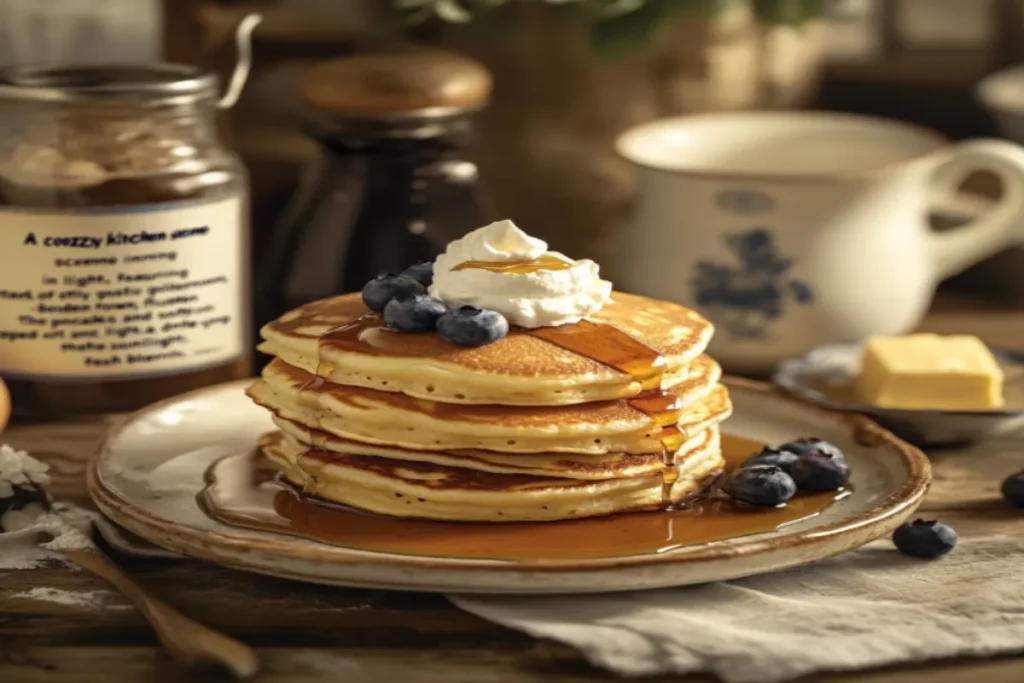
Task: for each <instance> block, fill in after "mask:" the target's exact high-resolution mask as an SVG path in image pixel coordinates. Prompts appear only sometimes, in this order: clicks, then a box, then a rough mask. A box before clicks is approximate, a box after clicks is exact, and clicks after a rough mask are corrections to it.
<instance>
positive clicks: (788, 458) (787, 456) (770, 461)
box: [740, 446, 798, 474]
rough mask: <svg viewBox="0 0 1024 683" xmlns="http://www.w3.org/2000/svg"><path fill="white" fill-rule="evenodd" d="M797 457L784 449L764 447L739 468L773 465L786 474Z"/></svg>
mask: <svg viewBox="0 0 1024 683" xmlns="http://www.w3.org/2000/svg"><path fill="white" fill-rule="evenodd" d="M797 457H798V456H797V454H796V453H794V452H793V451H788V450H786V449H785V448H773V447H771V446H765V447H764V448H762V449H761V452H760V453H754V454H753V455H752V456H750V457H749V458H747V459H746V460H744V461H743V464H741V465H740V467H750V466H751V465H775V466H776V467H779V468H781V469H782V470H783V471H785V472H786V473H787V474H788V473H789V472H790V471H791V470H792V468H793V463H795V462H796V459H797Z"/></svg>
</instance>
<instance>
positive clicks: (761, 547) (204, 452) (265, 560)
mask: <svg viewBox="0 0 1024 683" xmlns="http://www.w3.org/2000/svg"><path fill="white" fill-rule="evenodd" d="M726 382H727V384H728V386H729V389H730V392H731V394H732V400H733V404H734V406H735V412H734V415H733V416H732V417H731V418H730V419H729V420H728V421H727V422H726V423H725V425H724V426H723V429H724V431H725V432H727V433H729V434H733V435H736V436H739V437H745V438H748V439H753V440H757V441H760V442H765V443H782V442H785V441H788V440H790V439H794V438H799V437H805V436H812V435H813V436H818V437H820V438H823V439H827V440H829V441H831V442H833V443H835V444H836V445H838V446H839V447H840V448H842V449H843V450H844V451H845V452H846V454H847V457H848V459H849V461H850V464H851V467H852V469H853V477H852V480H851V483H852V492H851V493H849V494H848V495H846V496H844V497H842V498H840V499H839V500H837V501H836V502H834V503H833V504H832V505H830V506H829V507H827V508H825V509H824V510H823V511H822V512H821V513H820V514H818V515H817V516H815V517H812V518H810V519H805V520H803V521H800V522H796V523H793V524H789V525H786V526H784V527H782V528H780V529H779V530H777V531H771V532H766V533H760V534H756V535H748V536H742V537H738V538H730V539H727V540H723V541H716V542H714V543H705V544H698V545H688V546H684V547H681V548H677V549H674V550H670V551H667V552H658V553H646V554H635V555H627V556H613V557H592V558H586V559H571V560H567V559H545V558H543V557H538V558H531V559H529V560H527V561H515V562H510V561H504V560H501V561H499V560H486V559H467V558H459V557H438V556H427V555H416V554H410V553H401V554H400V553H388V552H377V551H366V550H357V549H352V548H345V547H338V546H334V545H327V544H324V543H320V542H317V541H312V540H306V539H303V538H298V537H293V536H286V535H280V534H275V533H267V532H263V531H255V530H249V529H243V528H239V527H233V526H228V525H225V524H222V523H220V522H217V521H215V520H213V519H211V518H209V517H208V516H207V515H206V514H205V513H204V512H203V511H202V510H201V509H200V507H199V504H198V503H197V494H198V493H199V492H200V491H201V490H202V488H203V486H204V475H205V473H206V471H207V470H208V469H209V467H210V465H211V464H212V463H213V462H215V461H216V460H218V459H220V458H222V457H224V456H227V455H231V454H235V453H239V452H243V451H246V450H248V449H251V448H252V447H253V445H254V444H255V442H256V438H257V437H258V436H259V435H260V434H261V433H263V432H264V431H266V430H268V429H270V428H272V424H271V422H270V419H269V417H268V415H267V414H266V413H265V412H264V411H263V410H262V409H260V408H257V407H256V406H255V405H253V404H252V403H251V402H250V401H249V400H248V399H247V398H246V397H245V395H244V394H243V390H244V388H245V386H246V384H247V382H233V383H229V384H223V385H219V386H215V387H210V388H207V389H203V390H200V391H196V392H193V393H190V394H185V395H183V396H180V397H178V398H175V399H171V400H169V401H165V402H162V403H159V404H156V405H154V406H150V407H149V408H146V409H144V410H142V411H139V412H138V413H136V414H135V415H133V416H131V417H130V418H129V419H127V420H126V421H125V422H124V423H122V424H121V425H119V426H118V427H117V428H115V429H114V430H113V431H112V432H111V433H110V434H109V435H108V437H107V439H106V440H105V442H104V443H103V444H102V446H101V447H100V449H99V450H98V452H97V453H96V455H95V457H94V458H93V460H92V462H91V464H90V467H89V473H88V476H89V481H88V485H89V491H90V493H91V494H92V497H93V499H94V500H95V501H96V504H97V505H98V506H99V507H100V509H101V510H102V511H103V512H104V513H105V514H106V515H107V516H109V517H110V518H111V519H112V520H113V521H115V522H117V523H118V524H120V525H122V526H123V527H125V528H126V529H128V530H129V531H132V532H134V533H135V534H137V535H139V536H141V537H142V538H144V539H146V540H148V541H150V542H152V543H154V544H156V545H158V546H161V547H163V548H166V549H168V550H171V551H174V552H178V553H181V554H184V555H189V556H192V557H195V558H198V559H201V560H206V561H209V562H215V563H218V564H222V565H225V566H229V567H234V568H236V569H241V570H244V571H252V572H258V573H262V574H270V575H273V576H279V577H284V578H290V579H296V580H301V581H309V582H314V583H322V584H330V585H339V586H356V587H366V588H384V589H393V590H412V591H436V592H460V593H598V592H608V591H620V590H636V589H647V588H662V587H667V586H680V585H686V584H695V583H705V582H708V581H718V580H723V579H731V578H737V577H741V576H749V575H752V574H759V573H763V572H769V571H773V570H777V569H782V568H785V567H792V566H796V565H800V564H805V563H808V562H814V561H816V560H820V559H823V558H826V557H830V556H833V555H837V554H839V553H842V552H845V551H847V550H851V549H853V548H857V547H859V546H861V545H863V544H865V543H867V542H869V541H871V540H874V539H876V538H878V537H880V536H883V535H885V534H887V533H890V532H891V531H892V530H893V529H894V528H895V527H896V526H898V525H899V524H900V523H901V522H903V521H904V520H905V519H906V518H907V517H908V516H910V515H911V513H912V512H913V511H914V510H915V509H916V507H917V506H918V505H919V504H920V502H921V499H922V498H923V496H924V494H925V491H926V489H927V487H928V483H929V481H930V470H929V467H928V461H927V459H926V458H925V456H924V455H923V454H922V453H921V452H920V451H919V450H917V449H916V448H914V447H913V446H911V445H909V444H907V443H905V442H903V441H901V440H899V439H897V438H896V437H894V436H893V435H892V434H890V433H889V432H887V431H885V430H883V429H881V428H880V427H878V426H877V425H876V424H875V423H873V422H871V421H870V420H868V419H867V418H864V417H861V416H856V415H845V414H842V413H838V412H834V411H829V410H824V409H821V408H817V407H814V406H809V405H807V404H806V403H803V402H801V401H798V400H796V399H793V398H790V397H789V396H787V395H786V394H785V393H783V392H782V391H780V390H778V389H776V388H773V387H772V386H770V385H767V384H762V383H758V382H750V381H746V380H739V379H727V380H726ZM556 524H558V522H556Z"/></svg>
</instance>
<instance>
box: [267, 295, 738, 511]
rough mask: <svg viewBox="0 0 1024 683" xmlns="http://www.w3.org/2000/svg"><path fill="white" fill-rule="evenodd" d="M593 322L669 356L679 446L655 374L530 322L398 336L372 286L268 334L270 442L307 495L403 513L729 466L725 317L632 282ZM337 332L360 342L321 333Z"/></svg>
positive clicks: (470, 507) (573, 493) (596, 491)
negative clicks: (647, 404)
mask: <svg viewBox="0 0 1024 683" xmlns="http://www.w3.org/2000/svg"><path fill="white" fill-rule="evenodd" d="M592 319H593V320H594V321H597V322H598V323H603V324H605V325H610V326H614V327H615V328H618V330H621V331H623V332H625V333H627V334H629V335H630V336H632V337H633V338H634V339H636V340H638V341H640V342H642V343H643V344H646V345H647V346H649V347H651V348H653V349H654V350H656V351H657V352H658V353H660V354H661V355H662V356H663V358H664V365H663V366H662V368H663V370H664V373H663V375H662V378H661V383H662V388H663V389H665V390H667V392H668V393H670V394H672V395H673V396H674V397H675V398H676V399H677V402H676V403H677V405H678V406H681V412H680V417H679V427H680V429H681V431H682V432H683V433H684V436H685V438H684V439H683V441H682V446H681V447H679V448H678V450H677V451H676V452H674V453H667V452H665V449H664V448H663V445H662V440H661V438H660V436H659V432H660V429H661V428H660V427H659V426H658V425H657V424H656V423H655V421H654V420H653V419H652V417H650V416H648V415H647V414H645V413H644V412H643V411H641V410H638V409H637V408H634V407H632V406H631V405H630V403H629V399H631V398H633V397H635V396H636V395H637V394H638V393H640V391H641V386H640V382H638V381H637V379H635V378H634V377H633V375H631V374H630V373H628V372H624V371H622V370H617V369H615V368H614V367H611V366H609V365H605V364H603V363H601V362H599V361H597V360H594V359H593V358H592V357H588V356H587V355H584V354H581V353H577V352H573V351H570V350H568V349H566V348H563V347H562V346H559V345H556V344H554V343H552V342H551V341H548V340H545V339H542V338H538V337H537V336H533V335H531V334H530V332H529V331H526V330H517V329H513V330H512V332H510V333H509V335H508V336H506V337H505V338H503V339H501V340H499V341H497V342H495V343H493V344H488V345H486V346H481V347H477V348H465V347H459V346H455V345H452V344H450V343H448V342H446V341H445V340H443V339H441V337H440V336H438V335H436V334H403V333H399V332H394V331H392V330H389V329H387V328H385V327H383V322H382V321H381V320H380V319H379V318H378V317H377V316H373V315H368V311H367V309H366V308H365V307H364V305H363V303H362V301H361V299H360V297H359V295H358V294H349V295H345V296H340V297H336V298H333V299H327V300H323V301H317V302H314V303H311V304H308V305H306V306H303V307H301V308H299V309H296V310H294V311H292V312H290V313H288V314H286V315H284V316H282V317H281V318H280V319H278V320H276V321H274V322H272V323H270V324H268V325H267V326H265V327H264V328H263V330H262V331H261V335H262V337H263V340H264V341H263V343H262V344H261V346H260V350H261V351H263V352H265V353H268V354H270V355H272V356H274V360H273V361H272V362H271V363H270V364H269V365H268V366H267V367H266V368H265V369H264V371H263V373H262V377H261V378H260V379H259V380H257V381H256V383H255V384H254V385H253V386H252V387H251V388H250V389H249V396H250V397H251V398H252V399H253V400H254V401H255V402H256V403H258V404H259V405H261V406H264V407H265V408H267V409H269V410H270V411H271V412H272V413H273V416H274V421H275V423H276V424H277V426H278V427H279V431H275V432H272V433H269V434H267V435H265V436H264V437H263V438H262V440H261V443H260V446H261V448H262V450H263V452H264V454H265V455H266V456H267V457H268V458H269V459H270V460H272V461H273V462H274V463H276V464H277V466H279V467H280V469H281V471H282V473H283V475H284V477H285V478H286V479H287V480H288V481H290V482H291V483H292V484H294V485H296V486H298V487H300V488H301V489H302V490H303V491H305V492H306V493H309V494H312V495H315V496H318V497H320V498H323V499H326V500H329V501H333V502H336V503H341V504H344V505H347V506H350V507H353V508H358V509H361V510H367V511H370V512H374V513H378V514H383V515H390V516H396V517H416V518H427V519H441V520H453V521H489V522H513V521H545V520H561V519H572V518H580V517H592V516H597V515H607V514H611V513H616V512H622V511H628V510H649V509H658V508H659V507H661V506H663V505H665V504H667V503H678V502H679V501H681V500H684V499H686V498H688V497H690V496H693V495H694V494H696V493H697V492H699V491H700V490H702V488H703V487H704V486H706V484H707V482H708V481H709V480H710V479H712V478H713V477H714V476H716V475H717V474H718V473H719V472H720V471H721V470H722V468H723V465H724V461H723V458H722V453H721V447H720V443H719V431H718V424H719V422H721V421H722V420H723V419H725V418H726V417H727V416H728V414H729V412H730V410H731V405H730V403H729V396H728V393H727V391H726V389H725V387H724V386H722V385H721V384H719V379H720V377H721V369H720V368H719V366H718V364H717V363H715V361H714V360H712V359H711V358H710V357H709V356H707V355H702V354H703V351H704V349H705V347H706V346H707V344H708V341H709V340H710V337H711V333H712V327H711V325H710V324H709V323H708V322H707V321H706V320H704V319H703V318H702V317H700V316H699V315H698V314H696V313H695V312H693V311H691V310H690V309H687V308H684V307H682V306H678V305H675V304H670V303H666V302H660V301H652V300H650V299H646V298H643V297H637V296H631V295H626V294H620V293H614V294H613V296H612V301H611V302H610V303H609V304H608V305H606V306H605V307H604V308H603V309H602V310H601V311H600V312H599V313H597V314H596V315H594V316H593V318H592ZM354 321H355V322H354ZM346 326H348V327H347V328H346ZM593 327H595V328H599V327H601V326H600V325H594V326H593ZM339 329H340V330H342V331H343V332H342V334H341V336H342V337H345V338H346V339H347V343H345V344H342V345H335V344H328V343H325V342H324V341H322V338H323V339H324V340H326V339H328V338H330V337H337V336H338V330H339ZM346 329H348V330H349V331H348V332H344V330H346ZM332 330H333V331H332ZM325 333H326V334H325Z"/></svg>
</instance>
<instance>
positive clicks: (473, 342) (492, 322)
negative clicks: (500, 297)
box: [437, 306, 508, 346]
mask: <svg viewBox="0 0 1024 683" xmlns="http://www.w3.org/2000/svg"><path fill="white" fill-rule="evenodd" d="M437 331H438V332H440V333H441V336H442V337H444V338H445V339H447V340H448V341H450V342H451V343H452V344H458V345H459V346H483V345H484V344H490V343H491V342H495V341H498V340H499V339H501V338H502V337H504V336H505V335H506V334H508V321H507V320H505V316H503V315H502V314H501V313H498V312H497V311H488V310H481V309H479V308H475V307H473V306H460V307H459V308H455V309H452V310H450V311H448V312H447V313H445V314H444V315H442V316H441V317H440V318H438V320H437Z"/></svg>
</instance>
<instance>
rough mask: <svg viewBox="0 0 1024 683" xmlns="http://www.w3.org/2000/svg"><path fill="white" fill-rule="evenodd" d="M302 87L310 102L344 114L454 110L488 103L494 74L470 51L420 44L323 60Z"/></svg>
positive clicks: (302, 81)
mask: <svg viewBox="0 0 1024 683" xmlns="http://www.w3.org/2000/svg"><path fill="white" fill-rule="evenodd" d="M299 92H300V95H301V97H302V100H303V101H304V102H305V103H306V104H307V105H310V106H312V107H314V108H316V109H318V110H320V111H322V112H325V113H329V114H332V115H334V116H340V117H343V118H350V119H378V118H402V117H406V116H415V117H422V116H450V115H453V114H460V113H464V112H467V111H472V110H474V109H478V108H480V107H482V106H483V105H484V104H485V103H486V102H487V98H488V96H489V95H490V92H491V75H490V73H489V72H488V71H487V69H485V68H484V67H483V66H482V65H481V64H479V63H478V62H476V61H474V60H472V59H469V58H468V57H463V56H462V55H458V54H454V53H451V52H446V51H443V50H437V49H429V48H419V47H416V48H408V49H402V50H398V51H392V52H380V53H368V54H358V55H353V56H350V57H343V58H340V59H333V60H330V61H327V62H323V63H321V64H317V65H316V66H313V67H311V68H309V69H307V70H306V71H305V72H304V73H303V75H302V77H301V79H300V82H299Z"/></svg>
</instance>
